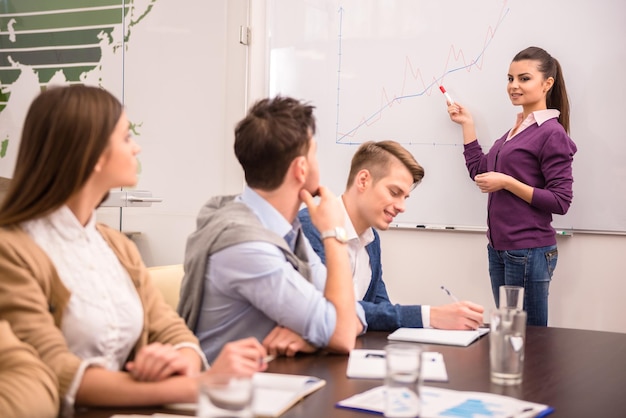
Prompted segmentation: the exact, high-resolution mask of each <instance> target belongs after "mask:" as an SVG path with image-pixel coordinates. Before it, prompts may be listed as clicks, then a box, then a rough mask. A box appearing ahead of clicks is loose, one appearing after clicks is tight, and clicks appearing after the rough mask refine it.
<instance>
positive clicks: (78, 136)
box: [0, 84, 123, 225]
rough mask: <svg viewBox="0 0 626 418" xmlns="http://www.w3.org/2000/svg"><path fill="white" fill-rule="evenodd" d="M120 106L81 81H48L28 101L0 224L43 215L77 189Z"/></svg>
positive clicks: (89, 171) (100, 150)
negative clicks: (55, 84) (52, 83)
mask: <svg viewBox="0 0 626 418" xmlns="http://www.w3.org/2000/svg"><path fill="white" fill-rule="evenodd" d="M122 112H123V108H122V105H121V103H120V102H119V100H117V99H116V98H115V97H114V96H113V95H112V94H111V93H109V92H107V91H106V90H103V89H101V88H99V87H90V86H84V85H80V84H76V85H71V86H66V87H50V88H48V89H47V90H46V91H44V92H42V93H40V94H39V96H37V97H36V98H35V99H34V100H33V102H32V103H31V105H30V108H29V109H28V113H27V115H26V119H25V121H24V128H23V130H22V138H21V143H20V149H19V151H18V155H17V161H16V164H15V171H14V173H13V179H12V180H11V183H10V185H9V190H8V191H7V194H6V196H5V198H4V201H3V202H2V206H1V207H0V225H12V224H17V223H20V222H24V221H27V220H30V219H34V218H37V217H41V216H44V215H47V214H48V213H50V212H52V211H54V210H55V209H57V208H59V207H60V206H61V205H63V204H65V202H66V201H67V200H68V199H69V198H70V196H72V195H73V194H74V193H76V192H77V191H78V190H80V189H81V188H82V187H83V186H84V184H85V183H86V182H87V179H88V178H89V177H90V176H91V174H92V173H93V169H94V167H95V165H96V164H97V162H98V159H99V158H100V156H101V155H102V153H103V152H104V150H105V149H106V147H107V146H108V144H109V139H110V137H111V135H112V134H113V131H114V130H115V126H116V125H117V123H118V121H119V119H120V117H121V116H122Z"/></svg>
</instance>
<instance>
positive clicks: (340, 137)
mask: <svg viewBox="0 0 626 418" xmlns="http://www.w3.org/2000/svg"><path fill="white" fill-rule="evenodd" d="M338 12H339V36H338V40H339V46H338V48H339V49H338V56H339V65H338V68H337V122H336V125H335V128H336V131H335V138H336V139H335V142H336V143H337V144H348V145H349V144H354V143H355V142H352V141H350V142H348V143H346V142H342V141H343V140H344V138H346V137H351V136H352V134H353V133H355V132H356V131H358V130H359V129H360V128H361V127H363V126H364V125H367V124H368V123H369V122H370V121H372V120H373V119H375V118H378V117H379V116H380V115H381V114H382V113H383V112H384V111H385V110H387V109H388V108H389V107H391V106H392V105H393V104H395V103H397V102H399V101H401V100H403V99H411V98H415V97H421V96H423V95H424V94H425V93H426V92H427V91H429V90H430V89H432V88H433V87H434V86H435V85H438V84H440V81H441V80H443V78H444V77H445V76H446V75H448V74H451V73H454V72H457V71H460V70H465V69H468V68H471V67H472V66H474V65H476V64H477V63H478V62H479V61H480V60H481V58H482V57H483V56H484V55H485V51H486V50H487V49H488V48H489V45H490V44H491V41H492V40H493V38H494V37H495V34H496V32H497V31H498V28H499V27H500V24H501V23H502V21H503V20H504V19H505V18H506V16H507V14H508V13H509V9H508V8H507V9H506V10H505V11H504V13H503V14H502V16H501V18H500V20H498V22H497V24H496V26H495V28H494V29H493V33H492V36H491V37H490V38H489V40H488V41H487V42H486V43H485V45H484V47H483V49H482V50H481V51H480V53H479V54H478V55H477V56H476V58H474V59H473V60H471V61H470V63H469V64H466V65H462V66H460V67H456V68H452V69H449V70H447V71H445V72H444V73H443V74H442V75H441V76H439V77H438V78H435V79H434V81H433V82H431V83H430V84H428V85H427V86H426V87H425V88H424V90H422V91H421V92H418V93H415V94H406V95H403V96H398V97H394V98H393V99H392V100H390V101H388V102H387V103H386V104H385V105H384V106H382V107H381V108H380V109H378V110H376V111H375V112H374V113H372V114H371V115H370V116H368V117H367V118H365V119H363V120H362V121H361V122H360V123H359V124H357V125H356V126H355V127H354V128H352V129H350V130H349V131H348V132H346V133H343V134H341V133H340V132H339V114H340V112H339V109H340V99H339V97H340V91H341V56H342V38H343V36H342V31H343V15H344V13H345V11H344V8H343V7H340V8H339V10H338Z"/></svg>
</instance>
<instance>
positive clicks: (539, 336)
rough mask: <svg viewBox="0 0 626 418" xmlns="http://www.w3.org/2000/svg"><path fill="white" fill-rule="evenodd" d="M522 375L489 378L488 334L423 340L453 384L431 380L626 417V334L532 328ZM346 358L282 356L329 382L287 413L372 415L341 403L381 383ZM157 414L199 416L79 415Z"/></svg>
mask: <svg viewBox="0 0 626 418" xmlns="http://www.w3.org/2000/svg"><path fill="white" fill-rule="evenodd" d="M387 335H388V333H386V332H368V333H366V334H364V335H362V336H360V337H358V339H357V342H356V348H368V349H381V348H383V347H384V346H385V345H386V344H387V343H388V341H387ZM526 339H527V342H526V351H525V356H526V360H525V363H524V379H523V382H522V383H521V384H520V385H517V386H500V385H496V384H492V383H491V382H490V379H489V334H486V335H485V336H483V337H481V338H480V339H479V340H477V341H475V342H474V343H472V344H471V345H469V346H468V347H452V346H443V345H430V344H422V346H423V347H424V349H425V350H426V351H438V352H440V353H442V354H443V357H444V361H445V364H446V368H447V371H448V378H449V380H448V382H445V383H434V382H432V383H431V382H426V383H425V384H426V385H428V386H435V387H441V388H447V389H455V390H464V391H478V392H490V393H497V394H502V395H507V396H512V397H515V398H519V399H524V400H526V401H531V402H537V403H542V404H547V405H550V406H552V407H553V408H554V412H553V413H552V414H550V415H549V417H551V418H565V417H567V418H576V417H589V418H591V417H593V418H595V417H601V418H611V417H616V418H617V417H626V334H622V333H613V332H603V331H589V330H576V329H567V328H553V327H533V326H529V327H528V328H527V331H526ZM347 362H348V357H347V356H345V355H337V354H330V353H318V354H313V355H299V356H296V357H294V358H286V357H279V358H277V359H275V360H273V361H272V362H271V363H270V364H269V368H268V372H273V373H288V374H301V375H310V376H317V377H319V378H322V379H325V380H326V385H325V386H324V387H323V388H321V389H320V390H318V391H316V392H314V393H312V394H310V395H309V396H308V397H306V398H305V399H303V400H302V401H301V402H299V403H298V404H296V405H294V406H293V407H292V408H290V409H289V410H288V411H287V412H286V413H285V414H284V415H282V417H284V418H302V417H307V418H309V417H336V418H343V417H346V418H348V417H352V418H357V417H362V418H363V417H368V416H371V415H370V414H367V413H364V412H358V411H352V410H347V409H340V408H336V407H335V404H336V403H337V402H338V401H340V400H342V399H345V398H348V397H350V396H352V395H355V394H357V393H360V392H363V391H366V390H368V389H371V388H373V387H375V386H379V385H381V384H382V380H375V379H348V378H347V377H346V368H347ZM155 412H160V413H171V414H179V415H193V414H190V413H185V412H181V411H171V410H166V409H153V408H152V409H151V408H137V409H100V408H95V409H94V408H91V409H78V410H77V411H76V414H75V416H76V417H81V418H108V417H110V416H111V415H114V414H145V415H150V414H153V413H155Z"/></svg>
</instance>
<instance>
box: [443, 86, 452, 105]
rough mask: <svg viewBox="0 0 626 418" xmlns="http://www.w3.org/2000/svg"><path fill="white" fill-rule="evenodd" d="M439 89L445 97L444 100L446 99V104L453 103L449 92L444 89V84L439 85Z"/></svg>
mask: <svg viewBox="0 0 626 418" xmlns="http://www.w3.org/2000/svg"><path fill="white" fill-rule="evenodd" d="M439 90H441V92H442V93H443V95H444V96H445V97H446V100H447V101H448V105H453V104H454V100H452V97H451V96H450V94H448V92H447V91H446V88H445V87H444V86H439Z"/></svg>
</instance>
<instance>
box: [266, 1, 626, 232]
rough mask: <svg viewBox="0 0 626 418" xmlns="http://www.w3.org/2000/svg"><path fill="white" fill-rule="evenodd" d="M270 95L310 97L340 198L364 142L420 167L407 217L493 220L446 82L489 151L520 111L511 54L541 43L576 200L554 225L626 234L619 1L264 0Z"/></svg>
mask: <svg viewBox="0 0 626 418" xmlns="http://www.w3.org/2000/svg"><path fill="white" fill-rule="evenodd" d="M267 7H268V13H267V16H268V25H267V27H268V36H269V45H270V46H269V51H268V55H269V62H270V64H269V81H268V84H269V93H270V95H271V96H273V95H276V94H283V95H290V96H293V97H296V98H298V99H301V100H305V101H308V102H310V103H311V104H313V105H315V106H316V111H315V114H316V117H317V123H318V126H317V127H318V129H317V136H316V139H317V141H318V155H319V159H320V170H321V181H322V183H323V184H325V185H326V186H328V187H330V188H331V190H332V191H333V192H334V193H336V194H340V193H342V192H343V191H344V189H345V182H346V179H347V175H348V169H349V165H350V159H351V157H352V154H353V153H354V151H355V150H356V147H357V146H358V145H359V144H360V143H362V142H364V141H367V140H375V141H379V140H384V139H392V140H395V141H398V142H400V143H401V144H403V145H404V146H405V147H406V148H407V149H409V150H410V151H411V152H412V153H413V155H414V156H415V158H416V159H417V160H418V161H419V162H420V164H422V165H423V166H424V168H425V171H426V175H425V177H424V180H423V182H422V183H421V184H420V185H419V186H418V187H417V188H416V189H415V190H414V191H413V192H412V193H411V198H410V199H408V200H407V208H406V212H405V213H403V214H401V215H399V216H398V217H397V218H396V221H398V222H400V223H408V224H410V223H416V224H434V225H449V226H456V227H459V228H462V227H484V226H486V202H487V199H486V195H484V194H482V193H480V191H479V190H478V188H477V187H476V186H475V185H474V183H473V182H472V181H471V179H470V178H469V176H468V174H467V171H466V168H465V163H464V159H463V155H462V152H463V147H462V145H461V144H462V136H461V128H460V126H458V125H456V124H454V123H452V122H451V121H450V120H449V118H448V115H447V112H446V103H445V99H444V98H443V95H442V94H441V92H440V91H439V89H438V86H439V84H443V85H444V86H445V87H446V89H447V91H448V92H449V93H450V94H451V96H452V97H453V98H454V99H455V100H456V101H458V102H460V103H462V104H464V105H465V106H467V107H468V108H469V109H470V110H471V111H472V114H473V116H474V120H475V124H476V130H477V135H478V138H479V140H480V143H481V145H482V147H483V149H484V150H485V151H487V150H488V149H489V148H490V147H491V145H492V144H493V142H494V141H495V140H496V139H498V138H499V137H501V136H502V135H503V134H504V133H505V132H506V131H507V130H508V129H510V127H511V126H512V125H513V123H514V120H515V115H516V114H517V113H518V112H520V111H521V108H519V107H514V106H512V105H511V103H510V101H509V99H508V97H507V94H506V83H507V72H508V68H509V64H510V62H511V59H512V58H513V56H514V55H515V54H516V53H517V52H518V51H520V50H522V49H524V48H526V47H528V46H540V47H542V48H544V49H546V50H547V51H548V52H549V53H551V54H552V55H553V56H554V57H556V58H557V59H558V60H559V61H560V63H561V65H562V68H563V72H564V77H565V82H566V85H567V89H568V92H569V96H570V106H571V116H570V124H571V129H570V131H571V132H570V135H571V137H572V139H573V140H574V142H575V143H576V145H577V146H578V152H577V154H576V155H575V157H574V167H573V169H574V200H573V203H572V206H571V208H570V210H569V212H568V214H566V215H564V216H558V215H555V216H554V222H553V225H554V226H555V227H556V228H563V229H575V230H589V231H599V232H602V231H607V232H611V231H612V232H622V231H626V138H625V136H626V134H624V128H623V123H622V120H623V110H622V108H623V102H624V97H626V83H624V82H623V81H621V80H622V79H623V76H622V74H621V73H622V72H623V69H624V65H625V64H626V25H625V24H624V16H626V2H623V1H621V0H601V1H596V2H590V1H588V0H552V1H545V0H524V1H522V0H509V1H503V0H445V1H443V0H419V1H416V0H270V1H269V2H268V6H267Z"/></svg>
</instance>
